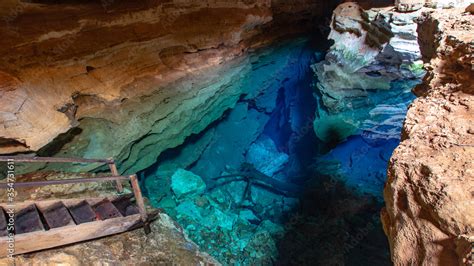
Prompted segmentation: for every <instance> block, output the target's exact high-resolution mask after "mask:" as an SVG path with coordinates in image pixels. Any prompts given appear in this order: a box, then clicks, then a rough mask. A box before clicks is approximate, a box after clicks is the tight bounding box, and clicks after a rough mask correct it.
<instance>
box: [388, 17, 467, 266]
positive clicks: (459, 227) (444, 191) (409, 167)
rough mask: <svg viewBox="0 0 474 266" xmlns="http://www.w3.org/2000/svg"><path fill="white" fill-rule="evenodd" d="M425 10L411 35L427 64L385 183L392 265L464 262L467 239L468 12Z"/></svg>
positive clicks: (462, 263) (390, 163)
mask: <svg viewBox="0 0 474 266" xmlns="http://www.w3.org/2000/svg"><path fill="white" fill-rule="evenodd" d="M463 12H464V9H450V10H442V11H441V10H436V11H434V10H431V11H428V12H425V13H424V14H423V16H421V17H420V19H419V27H418V36H419V37H418V38H419V43H420V49H421V53H422V55H423V58H424V60H425V62H426V65H425V67H426V69H427V70H428V73H427V75H426V76H425V78H424V80H423V83H422V84H420V85H419V86H418V87H417V88H416V89H415V91H416V93H417V94H418V95H419V98H418V99H416V100H415V101H414V103H413V104H412V105H411V107H410V108H409V110H408V114H407V117H406V120H405V123H404V126H403V132H402V142H401V144H400V145H399V146H398V148H397V149H396V150H395V152H394V154H393V156H392V158H391V160H390V162H389V169H388V180H387V183H386V186H385V190H384V198H385V202H386V208H385V209H384V210H383V211H382V222H383V225H384V230H385V233H386V234H387V236H388V238H389V242H390V247H391V253H392V261H393V263H394V264H395V265H470V263H472V262H470V263H469V262H468V261H469V259H470V257H469V256H470V252H471V244H470V243H469V242H471V243H472V242H473V241H474V216H473V214H474V212H473V188H474V172H473V170H474V164H473V162H474V129H473V125H474V111H473V110H474V85H473V84H474V83H473V81H474V80H473V77H474V68H473V66H472V63H473V60H474V58H473V49H474V47H473V35H472V32H473V30H474V24H473V17H472V15H471V14H469V13H463Z"/></svg>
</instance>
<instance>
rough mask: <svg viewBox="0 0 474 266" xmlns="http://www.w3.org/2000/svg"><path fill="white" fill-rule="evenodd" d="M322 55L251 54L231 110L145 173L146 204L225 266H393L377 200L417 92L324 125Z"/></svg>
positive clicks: (357, 104)
mask: <svg viewBox="0 0 474 266" xmlns="http://www.w3.org/2000/svg"><path fill="white" fill-rule="evenodd" d="M328 46H329V42H328V41H324V39H323V38H322V37H314V38H311V39H308V38H303V39H297V40H291V41H285V42H282V43H280V44H278V45H273V46H271V47H267V48H263V49H260V50H256V51H253V52H252V53H251V55H250V59H249V62H248V71H247V72H245V75H243V76H242V77H241V79H240V81H239V82H240V83H241V84H239V86H241V87H242V95H241V96H240V99H239V100H238V101H237V102H236V104H235V106H233V107H232V108H229V109H227V110H226V111H225V112H224V114H223V115H222V116H221V118H220V119H218V120H216V121H214V122H213V123H211V124H210V125H209V126H207V127H206V129H205V130H203V131H200V132H199V133H197V134H193V135H191V136H190V137H188V138H187V139H186V140H185V142H184V143H183V144H181V145H179V146H177V147H175V148H171V149H168V150H166V151H165V152H163V153H161V154H160V156H159V158H158V159H157V161H156V163H155V164H154V165H152V166H151V167H149V168H147V169H145V170H143V171H141V172H140V176H141V182H142V187H143V188H144V190H145V194H146V196H147V197H148V198H149V199H150V202H151V204H152V205H153V206H155V207H159V208H163V209H164V210H165V211H166V212H167V213H168V214H169V215H170V216H171V217H173V218H174V219H175V220H176V221H177V222H178V223H179V224H180V225H181V226H182V227H183V229H184V230H185V231H186V233H187V234H188V236H189V237H190V238H191V239H192V240H193V241H194V242H196V243H197V244H198V245H199V246H200V247H201V248H202V249H203V250H205V251H206V252H208V253H209V254H211V255H212V256H213V257H215V258H217V259H218V260H219V261H220V262H222V263H224V264H226V265H236V264H237V265H251V264H255V263H263V264H276V265H326V264H338V263H344V264H347V265H361V264H370V263H374V262H376V263H377V265H389V264H390V259H389V255H390V254H389V247H388V242H387V240H386V237H385V236H384V234H383V231H382V227H381V224H380V219H379V213H380V209H381V208H382V206H383V199H382V189H383V183H384V182H385V176H386V173H385V171H386V169H387V163H388V159H389V158H390V155H391V152H392V151H393V150H394V148H395V147H396V146H397V144H398V143H399V141H400V139H399V138H400V130H401V125H402V121H403V115H404V112H405V111H406V107H407V105H408V104H409V103H410V102H411V100H413V98H414V96H413V95H412V93H411V91H410V88H411V87H412V86H413V85H414V84H415V83H416V82H417V80H415V79H404V80H397V81H395V82H392V83H391V85H390V89H388V90H387V89H385V90H365V91H364V94H363V96H358V97H352V98H350V103H349V104H348V105H349V106H354V108H352V109H349V110H345V111H344V112H342V113H341V114H339V115H338V116H331V114H330V111H329V110H328V109H327V108H326V107H325V106H324V104H323V101H322V98H323V96H322V95H321V92H320V91H318V89H317V84H318V82H319V81H318V78H317V77H316V76H317V75H315V71H317V70H316V68H314V67H312V66H314V65H315V64H318V63H321V61H322V60H323V58H324V56H325V52H326V50H327V48H328ZM347 121H351V122H347ZM321 132H323V133H321Z"/></svg>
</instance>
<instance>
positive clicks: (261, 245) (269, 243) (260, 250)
mask: <svg viewBox="0 0 474 266" xmlns="http://www.w3.org/2000/svg"><path fill="white" fill-rule="evenodd" d="M244 251H245V253H246V254H247V257H248V258H247V259H246V260H245V261H244V264H247V265H251V264H252V263H251V262H252V261H253V262H254V263H255V262H258V264H259V265H271V264H272V262H273V261H276V258H277V256H278V249H277V247H276V244H275V241H274V240H273V238H272V236H271V235H270V233H269V232H267V231H260V232H257V233H256V234H254V235H253V236H252V239H251V240H250V241H249V243H248V245H247V246H246V247H245V249H244Z"/></svg>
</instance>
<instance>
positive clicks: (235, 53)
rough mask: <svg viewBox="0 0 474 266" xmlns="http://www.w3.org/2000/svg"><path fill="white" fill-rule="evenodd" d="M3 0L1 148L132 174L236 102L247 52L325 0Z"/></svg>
mask: <svg viewBox="0 0 474 266" xmlns="http://www.w3.org/2000/svg"><path fill="white" fill-rule="evenodd" d="M2 5H4V6H3V7H4V8H2V11H1V12H2V13H1V14H0V18H1V22H2V23H3V24H4V25H5V26H4V27H3V26H2V27H1V28H0V36H1V37H2V38H0V55H1V58H2V60H1V61H0V80H1V87H0V124H1V126H0V128H1V129H0V154H10V153H15V152H36V153H37V154H40V155H48V154H59V155H64V156H84V157H109V156H113V157H115V158H118V159H119V160H121V161H122V162H123V164H122V165H121V170H122V171H128V172H133V171H137V170H139V169H143V168H145V167H146V166H148V165H150V164H151V163H152V162H154V160H155V159H156V157H157V156H158V154H159V153H160V152H161V151H163V150H165V149H167V148H170V147H175V146H176V145H178V144H180V143H181V142H182V141H183V140H184V138H185V137H187V136H189V135H190V134H192V133H197V132H200V131H201V130H203V129H204V128H205V127H206V126H207V125H208V124H209V123H211V122H212V121H214V120H215V119H217V118H219V117H220V116H221V115H222V113H223V112H224V111H225V110H226V109H228V108H231V107H233V105H234V104H235V103H236V101H237V99H238V98H239V97H240V95H241V94H242V93H243V91H244V89H243V88H241V87H239V86H238V85H233V84H235V81H236V80H237V79H239V77H240V76H241V75H243V74H244V73H245V72H246V71H248V70H249V65H250V62H249V61H248V58H247V57H246V54H247V51H248V50H249V49H254V48H256V47H260V46H263V45H266V44H268V43H271V42H273V41H274V40H275V39H276V38H279V37H281V36H285V35H291V34H295V33H298V32H302V31H305V30H306V29H307V27H308V26H311V25H312V23H311V20H312V19H313V18H315V17H319V16H322V15H323V14H324V13H325V12H327V11H328V10H330V9H329V8H330V5H331V3H319V2H312V1H304V0H300V1H292V2H291V3H288V2H286V1H269V0H256V1H173V2H167V1H132V2H130V1H118V0H117V1H97V2H87V3H81V2H67V3H61V1H40V0H38V1H32V2H28V3H27V2H22V1H15V0H12V1H8V2H5V3H4V4H2ZM65 143H67V144H66V145H64V144H65ZM151 144H153V147H151ZM124 145H126V146H124Z"/></svg>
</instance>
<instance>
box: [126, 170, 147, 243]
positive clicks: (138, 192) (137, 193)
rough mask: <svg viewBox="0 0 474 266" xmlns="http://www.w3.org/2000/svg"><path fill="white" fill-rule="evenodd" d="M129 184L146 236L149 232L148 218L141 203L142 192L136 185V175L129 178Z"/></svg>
mask: <svg viewBox="0 0 474 266" xmlns="http://www.w3.org/2000/svg"><path fill="white" fill-rule="evenodd" d="M130 183H131V184H132V189H133V194H134V195H135V199H136V201H137V205H138V210H139V211H140V215H141V217H142V221H143V223H144V229H145V233H146V234H148V233H150V232H151V229H150V226H149V224H148V223H147V220H148V217H147V213H146V209H145V202H144V201H143V196H142V191H141V190H140V185H139V184H138V178H137V175H131V176H130Z"/></svg>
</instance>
